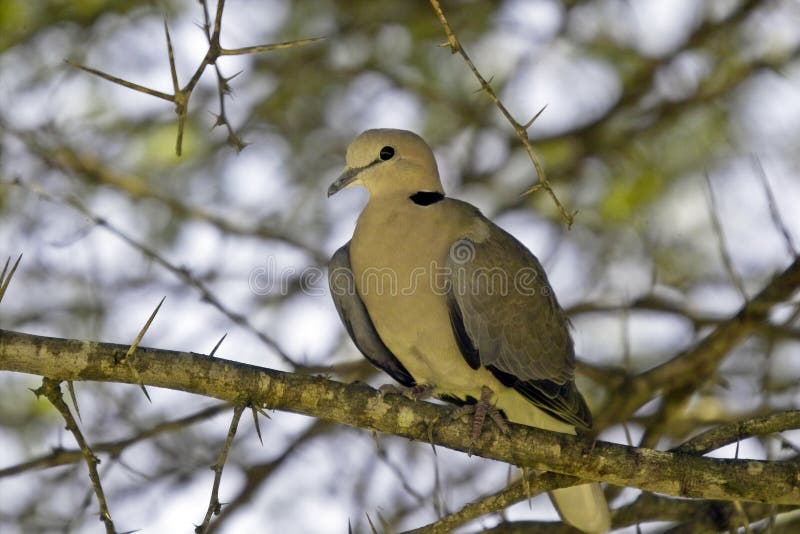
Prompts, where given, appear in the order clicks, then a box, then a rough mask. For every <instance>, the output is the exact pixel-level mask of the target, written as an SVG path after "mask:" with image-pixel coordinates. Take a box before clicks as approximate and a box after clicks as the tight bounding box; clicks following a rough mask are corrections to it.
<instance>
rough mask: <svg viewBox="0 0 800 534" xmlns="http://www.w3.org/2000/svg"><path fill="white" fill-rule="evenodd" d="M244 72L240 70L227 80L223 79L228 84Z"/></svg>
mask: <svg viewBox="0 0 800 534" xmlns="http://www.w3.org/2000/svg"><path fill="white" fill-rule="evenodd" d="M243 72H244V71H243V70H240V71H239V72H237V73H236V74H232V75H230V76H228V77H227V78H225V77H223V78H222V79H223V80H225V81H226V82H229V81H231V80H233V79H234V78H236V77H237V76H238V75H240V74H241V73H243Z"/></svg>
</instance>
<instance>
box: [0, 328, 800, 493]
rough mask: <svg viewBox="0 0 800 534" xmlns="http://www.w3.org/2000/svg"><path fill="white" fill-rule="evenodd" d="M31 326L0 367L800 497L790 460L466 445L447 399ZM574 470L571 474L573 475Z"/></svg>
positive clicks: (680, 488) (496, 441) (638, 477)
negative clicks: (132, 347) (35, 331)
mask: <svg viewBox="0 0 800 534" xmlns="http://www.w3.org/2000/svg"><path fill="white" fill-rule="evenodd" d="M127 349H128V346H126V345H117V344H111V343H99V342H91V341H80V340H70V339H60V338H50V337H42V336H34V335H30V334H23V333H18V332H11V331H6V330H0V369H2V370H7V371H15V372H21V373H29V374H36V375H41V376H47V377H49V378H51V379H55V380H93V381H102V382H122V383H128V384H137V383H138V379H137V377H136V376H135V374H134V373H133V371H132V370H131V367H134V368H135V369H136V371H137V374H138V378H140V379H141V380H142V381H143V382H144V383H145V384H147V385H151V386H153V387H164V388H170V389H175V390H180V391H186V392H190V393H195V394H198V395H205V396H209V397H215V398H218V399H222V400H227V401H230V402H242V399H243V398H244V399H246V400H247V401H249V402H250V403H252V404H254V405H257V406H258V405H260V406H265V407H267V408H270V409H275V410H283V411H289V412H294V413H299V414H304V415H308V416H312V417H317V418H320V419H324V420H327V421H334V422H337V423H342V424H346V425H349V426H354V427H359V428H364V429H368V430H375V431H378V432H384V433H390V434H395V435H398V436H401V437H405V438H409V439H413V440H418V441H425V442H431V443H434V444H436V445H439V446H443V447H448V448H451V449H455V450H459V451H464V452H466V451H468V450H471V451H472V453H473V454H475V455H478V456H483V457H485V458H492V459H495V460H499V461H503V462H507V463H510V464H514V465H518V466H524V467H529V468H532V469H536V470H539V471H553V472H557V473H562V474H567V475H572V476H574V477H578V479H582V480H583V479H585V480H598V481H599V480H604V481H607V482H608V483H610V484H614V485H618V486H631V487H637V488H641V489H644V490H647V491H655V492H659V493H664V494H668V495H675V496H680V497H692V498H707V499H720V500H743V501H757V502H769V503H776V504H800V470H798V467H797V465H796V464H794V463H788V462H774V461H761V460H730V459H716V458H705V457H699V456H692V455H688V454H682V453H676V452H662V451H656V450H652V449H643V448H636V447H628V446H624V445H618V444H613V443H607V442H602V441H592V440H590V439H587V438H584V437H576V436H570V435H566V434H557V433H552V432H547V431H544V430H539V429H534V428H529V427H525V426H522V425H515V424H511V425H509V426H510V430H509V432H508V434H506V435H503V434H501V433H500V432H499V431H498V430H497V429H495V428H494V427H490V428H487V429H485V430H484V432H483V434H482V435H481V436H480V438H479V439H478V441H477V442H476V443H475V444H474V445H472V446H471V445H470V437H471V436H470V430H469V426H468V425H467V424H466V423H464V422H462V421H457V420H453V419H452V417H450V415H451V414H452V411H453V410H452V408H449V407H444V406H437V405H434V404H430V403H426V402H418V401H413V400H409V399H406V398H404V397H402V396H395V395H387V396H385V397H382V396H381V394H380V393H379V392H377V391H376V390H375V389H373V388H370V387H369V386H366V385H363V384H342V383H340V382H335V381H333V380H328V379H326V378H322V377H313V376H303V375H298V374H292V373H285V372H281V371H274V370H271V369H265V368H260V367H256V366H253V365H247V364H243V363H238V362H234V361H230V360H224V359H221V358H213V357H209V356H205V355H201V354H194V353H188V352H176V351H168V350H160V349H154V348H145V347H140V348H139V349H138V350H137V351H136V353H135V354H133V355H132V356H131V357H130V358H129V359H128V362H129V363H130V364H131V365H125V364H122V363H121V361H122V359H123V357H124V355H125V353H126V351H127ZM578 479H576V480H575V483H578V482H579V480H578Z"/></svg>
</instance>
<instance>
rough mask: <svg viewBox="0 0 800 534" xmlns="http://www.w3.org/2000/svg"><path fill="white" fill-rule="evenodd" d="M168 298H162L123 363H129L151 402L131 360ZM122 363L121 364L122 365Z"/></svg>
mask: <svg viewBox="0 0 800 534" xmlns="http://www.w3.org/2000/svg"><path fill="white" fill-rule="evenodd" d="M166 298H167V297H166V295H165V296H164V297H162V298H161V302H159V303H158V306H156V309H155V310H153V313H151V314H150V317H148V319H147V322H145V323H144V326H143V327H142V329H141V330H140V331H139V335H137V336H136V339H134V340H133V343H132V344H131V346H130V348H129V349H128V352H127V353H125V356H124V357H123V358H122V362H124V363H127V364H128V367H130V369H131V371H133V375H134V377H136V380H137V381H138V382H139V387H140V388H142V392H144V396H145V397H147V400H148V401H150V402H153V401H152V399H150V394H149V393H148V392H147V388H145V387H144V383H143V382H142V379H141V378H140V377H139V372H138V371H137V370H136V368H135V367H134V366H133V363H132V362H131V361H130V360H129V358H130V357H131V356H132V355H133V353H134V352H135V351H136V348H137V347H138V346H139V343H140V342H141V341H142V338H143V337H144V335H145V333H147V329H148V328H150V325H151V324H152V322H153V319H155V317H156V314H157V313H158V310H160V309H161V305H162V304H164V300H166ZM122 362H120V363H122Z"/></svg>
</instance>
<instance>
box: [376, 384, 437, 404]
mask: <svg viewBox="0 0 800 534" xmlns="http://www.w3.org/2000/svg"><path fill="white" fill-rule="evenodd" d="M433 390H434V387H433V386H432V385H430V384H415V385H413V386H410V387H409V386H397V385H395V384H383V385H382V386H381V387H379V388H378V391H380V392H381V395H386V394H387V393H388V394H390V395H402V396H404V397H407V398H409V399H412V400H424V399H427V398H428V397H430V396H431V395H432V394H433Z"/></svg>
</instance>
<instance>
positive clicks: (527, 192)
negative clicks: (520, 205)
mask: <svg viewBox="0 0 800 534" xmlns="http://www.w3.org/2000/svg"><path fill="white" fill-rule="evenodd" d="M541 188H542V184H541V182H539V183H538V184H534V185H532V186H530V187H529V188H528V189H526V190H525V191H523V192H522V193H520V195H519V196H521V197H524V196H528V195H530V194H531V193H535V192H537V191H538V190H539V189H541Z"/></svg>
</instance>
